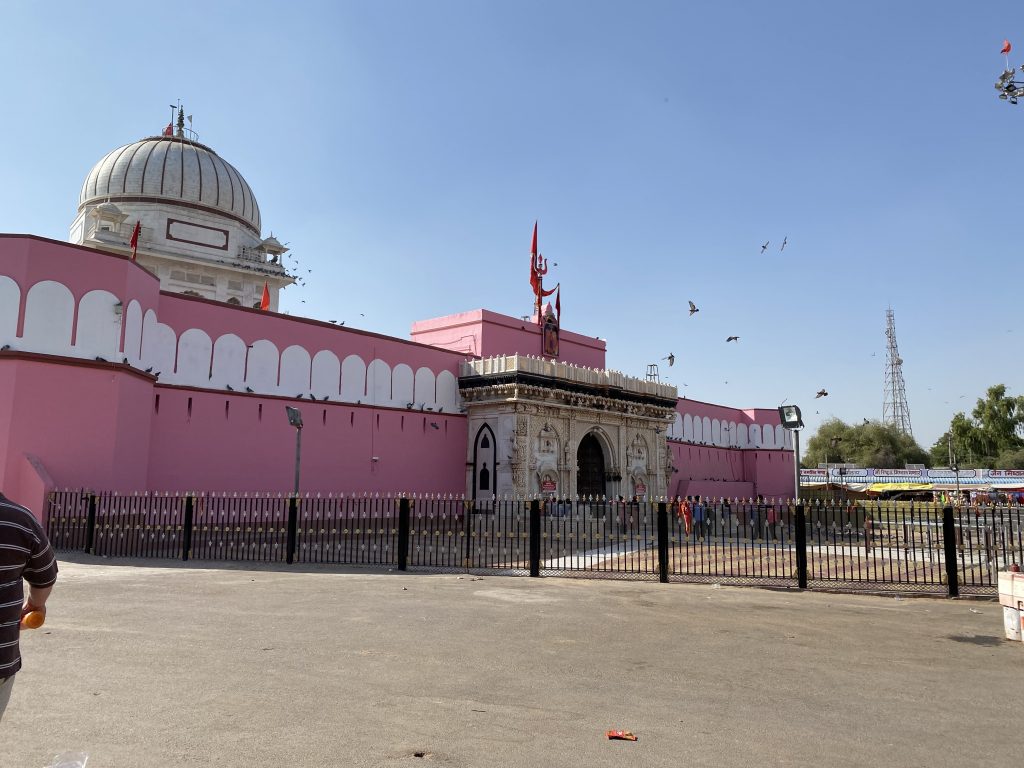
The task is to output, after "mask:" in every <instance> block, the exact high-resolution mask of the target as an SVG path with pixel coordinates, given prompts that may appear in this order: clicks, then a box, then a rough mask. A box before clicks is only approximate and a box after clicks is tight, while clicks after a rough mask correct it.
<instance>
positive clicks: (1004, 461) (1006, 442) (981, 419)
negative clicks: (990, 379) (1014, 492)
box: [930, 384, 1024, 469]
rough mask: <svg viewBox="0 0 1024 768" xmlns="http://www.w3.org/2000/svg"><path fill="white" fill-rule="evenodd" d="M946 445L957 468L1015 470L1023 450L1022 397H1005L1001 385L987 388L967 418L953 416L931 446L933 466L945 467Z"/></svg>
mask: <svg viewBox="0 0 1024 768" xmlns="http://www.w3.org/2000/svg"><path fill="white" fill-rule="evenodd" d="M950 443H952V449H953V453H954V454H955V458H956V461H957V463H958V464H959V465H960V466H963V467H968V466H973V467H990V468H993V469H1019V468H1021V467H1019V466H1018V465H1019V464H1021V452H1022V449H1024V396H1020V395H1018V396H1017V397H1011V396H1009V395H1007V394H1006V385H1005V384H996V385H995V386H992V387H989V388H988V391H987V392H986V393H985V397H983V398H978V402H977V404H976V405H975V406H974V410H973V411H971V416H970V417H967V416H966V415H965V414H964V413H962V412H961V413H957V414H956V415H955V416H953V419H952V420H951V421H950V423H949V429H948V430H947V431H946V433H945V434H944V435H943V436H942V437H940V438H939V439H938V440H937V441H936V442H935V445H933V446H932V448H931V451H930V455H931V458H932V463H933V465H935V464H941V465H943V466H946V465H948V464H949V460H950V457H949V452H950Z"/></svg>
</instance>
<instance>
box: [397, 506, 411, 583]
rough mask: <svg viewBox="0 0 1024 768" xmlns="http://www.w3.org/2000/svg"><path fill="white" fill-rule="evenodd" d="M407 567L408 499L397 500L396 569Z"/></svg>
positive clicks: (401, 569)
mask: <svg viewBox="0 0 1024 768" xmlns="http://www.w3.org/2000/svg"><path fill="white" fill-rule="evenodd" d="M408 567H409V500H408V499H407V498H405V497H402V498H401V499H399V500H398V570H400V571H404V570H406V568H408Z"/></svg>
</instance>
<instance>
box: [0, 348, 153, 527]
mask: <svg viewBox="0 0 1024 768" xmlns="http://www.w3.org/2000/svg"><path fill="white" fill-rule="evenodd" d="M116 369H117V366H114V365H109V364H102V363H93V364H89V363H82V362H80V361H77V360H63V361H59V360H52V361H46V360H45V359H40V358H38V357H36V359H9V360H5V361H4V365H2V366H0V391H2V392H3V393H4V397H3V398H0V426H2V427H3V428H4V431H3V443H2V446H3V447H2V453H0V456H2V461H3V465H2V471H3V488H4V493H6V494H8V495H10V496H11V497H12V498H15V499H16V500H19V497H22V496H24V497H26V498H28V497H29V496H31V495H32V494H30V493H29V492H28V489H24V490H23V489H22V487H21V486H22V481H21V478H22V469H23V467H22V462H24V461H25V457H26V456H33V457H38V459H39V461H40V462H41V463H42V464H43V466H44V467H45V468H46V470H47V471H48V472H49V474H50V475H51V476H52V477H53V480H54V482H56V483H57V484H58V485H61V486H74V487H83V488H95V489H101V490H102V489H108V488H125V489H129V490H135V489H142V488H145V484H146V475H147V466H148V453H149V450H148V449H149V439H150V438H149V435H150V420H149V414H148V409H147V406H148V403H149V397H150V392H151V390H152V384H151V383H150V382H149V381H148V380H146V379H145V378H143V377H141V376H138V375H137V374H132V373H123V372H120V371H118V370H116ZM34 511H38V510H34Z"/></svg>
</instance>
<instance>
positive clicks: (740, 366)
mask: <svg viewBox="0 0 1024 768" xmlns="http://www.w3.org/2000/svg"><path fill="white" fill-rule="evenodd" d="M2 14H3V16H4V19H3V22H4V27H5V29H6V32H7V34H5V46H4V47H3V48H2V49H0V73H2V74H0V77H2V78H3V89H2V93H3V94H4V105H3V106H4V115H5V119H4V121H3V122H2V123H0V137H2V141H0V168H2V169H3V176H4V183H3V184H0V231H5V232H28V233H33V234H39V235H45V236H48V237H54V238H60V239H64V238H66V237H67V231H68V226H69V224H70V223H71V221H72V219H73V217H74V215H75V209H76V205H77V195H78V191H79V188H80V186H81V183H82V180H83V179H84V177H85V175H86V174H87V173H88V171H89V169H90V167H91V166H92V164H93V163H94V162H96V161H97V160H98V159H99V158H100V157H102V156H103V155H104V154H105V153H106V152H107V151H109V150H111V149H113V148H114V147H117V146H120V145H122V144H125V143H128V142H131V141H134V140H136V139H139V138H141V137H143V136H147V135H153V134H156V133H158V132H159V131H160V129H161V128H162V127H163V126H164V125H165V124H166V122H167V119H168V114H169V110H168V108H167V105H168V104H170V103H173V102H175V101H176V100H177V99H179V98H180V99H181V100H182V101H183V103H184V104H185V107H186V111H187V112H188V113H190V114H193V115H194V116H195V122H194V128H195V130H196V131H197V132H198V133H199V136H200V140H202V141H203V142H204V143H207V144H209V145H210V146H212V147H213V148H214V149H215V150H216V151H217V152H218V153H219V154H220V155H221V156H222V157H224V158H225V159H227V160H228V161H229V162H231V163H232V164H234V165H235V166H236V167H237V168H238V169H239V170H240V171H241V172H242V174H243V175H244V176H245V177H246V179H247V180H248V181H249V183H250V184H251V186H252V188H253V190H254V192H255V194H256V196H257V199H258V200H259V203H260V208H261V211H262V214H263V224H264V227H265V233H269V231H270V230H273V232H274V234H275V235H277V236H279V237H280V238H281V239H282V240H283V241H285V242H287V243H289V244H290V247H291V248H292V250H293V254H294V255H295V257H296V258H297V259H298V260H299V261H300V262H301V264H302V265H303V269H306V268H310V269H312V273H311V274H308V275H307V277H308V278H309V279H308V280H307V287H305V288H291V289H288V291H286V292H285V294H284V297H283V298H282V309H284V310H288V311H291V312H292V314H305V315H309V316H312V317H318V318H321V319H328V318H332V319H333V318H345V319H347V321H348V324H349V325H353V326H357V327H364V328H367V329H370V330H374V331H378V332H383V333H388V334H392V335H396V336H401V337H407V336H408V331H409V327H410V325H411V323H412V322H413V321H414V320H417V319H423V318H428V317H435V316H439V315H444V314H449V313H453V312H458V311H462V310H466V309H472V308H476V307H487V308H489V309H493V310H495V311H498V312H503V313H506V314H510V315H521V314H526V313H527V312H529V311H530V306H531V294H530V288H529V283H528V266H529V256H528V252H529V242H530V234H531V230H532V227H533V222H534V220H535V219H539V221H540V249H541V251H542V252H543V253H544V254H545V255H546V256H547V257H548V259H549V262H558V265H559V266H558V267H557V268H555V267H552V269H551V272H550V274H549V276H548V279H547V282H548V284H549V285H551V284H553V283H554V282H555V281H561V283H562V286H563V292H562V310H563V318H564V327H566V328H567V329H569V330H574V331H577V332H580V333H584V334H588V335H594V336H600V337H602V338H606V339H607V340H608V364H609V366H610V367H613V368H617V369H621V370H624V371H626V372H627V373H630V374H633V375H637V376H643V375H644V372H645V369H646V365H647V363H650V362H659V359H660V358H662V357H664V356H665V355H667V354H668V353H669V352H672V353H674V354H675V355H676V364H675V366H674V367H673V368H671V369H669V368H666V367H665V363H664V362H661V366H662V375H663V378H667V379H668V380H669V381H671V382H672V383H674V384H676V385H677V386H679V387H680V391H681V392H682V393H683V394H686V395H687V396H688V397H691V398H694V399H699V400H707V401H711V402H720V403H724V404H728V405H735V406H740V407H774V406H775V405H777V404H778V403H779V402H781V401H782V400H784V399H788V401H789V402H791V403H792V402H795V403H797V404H798V405H801V406H802V408H803V411H804V415H805V420H806V421H807V423H808V427H809V429H810V432H811V433H813V431H814V429H815V428H816V426H817V424H818V423H820V421H821V420H822V419H824V418H826V417H828V416H833V415H834V416H837V417H839V418H842V419H845V420H848V421H853V422H856V421H859V420H860V419H863V418H878V417H880V416H881V412H882V390H883V376H884V360H885V337H884V327H885V309H886V308H887V307H889V306H890V305H891V306H892V308H893V309H894V310H895V312H896V327H897V335H898V338H899V343H900V351H901V353H902V356H903V359H904V361H905V362H904V375H905V379H906V385H907V396H908V399H909V404H910V412H911V416H912V420H913V425H914V431H915V436H916V437H917V438H918V440H919V442H921V443H922V444H923V445H924V446H925V447H926V448H927V447H928V446H929V445H930V444H931V443H932V442H933V441H934V440H935V439H936V438H937V437H938V436H939V435H940V434H941V433H942V431H944V429H945V427H946V426H947V425H948V422H949V419H950V417H951V416H952V415H953V413H954V412H955V411H957V410H960V409H964V408H966V409H968V410H969V408H970V406H971V405H972V404H973V402H974V400H975V398H977V397H978V396H979V395H981V394H982V393H983V392H984V390H985V388H986V387H987V386H989V385H990V384H994V383H998V382H1004V383H1006V384H1007V385H1009V387H1010V388H1011V391H1012V392H1013V393H1014V394H1020V393H1021V392H1022V391H1024V387H1022V381H1024V375H1022V374H1024V362H1022V359H1024V356H1022V355H1021V346H1022V339H1024V322H1022V321H1021V320H1020V319H1019V318H1020V317H1021V310H1020V308H1019V303H1018V296H1019V294H1020V293H1021V290H1022V280H1021V278H1022V276H1024V275H1022V273H1024V269H1022V267H1021V260H1020V257H1019V254H1020V250H1021V240H1022V236H1021V233H1020V231H1019V227H1018V226H1017V222H1018V207H1019V203H1020V199H1019V196H1020V194H1021V191H1020V188H1019V186H1018V184H1017V178H1018V175H1019V174H1018V173H1017V171H1016V167H1015V163H1014V160H1015V159H1016V156H1017V153H1018V152H1019V151H1020V145H1019V140H1020V137H1021V136H1022V135H1024V104H1022V105H1021V106H1019V107H1016V108H1015V107H1011V106H1010V105H1008V104H1007V103H1005V102H1001V101H999V100H998V99H997V98H996V94H995V90H994V88H993V83H994V81H995V79H996V77H997V76H998V74H999V73H1000V72H1001V71H1002V68H1003V63H1004V62H1003V57H1002V56H1000V55H999V48H1000V46H1001V44H1002V40H1003V38H1004V37H1007V38H1009V39H1010V40H1011V41H1015V42H1016V43H1017V44H1018V45H1019V48H1020V50H1021V52H1022V57H1024V14H1022V13H1021V12H1020V10H1019V9H1018V8H1017V6H1016V5H1012V4H1010V3H1006V2H995V3H984V4H979V3H964V2H948V1H933V2H922V1H915V2H910V1H909V0H908V2H900V3H894V2H891V0H890V1H889V2H883V1H882V0H865V1H864V2H860V3H844V4H838V3H822V2H820V1H819V2H811V1H810V0H807V1H806V2H786V1H785V0H783V1H782V2H774V3H764V2H724V1H723V2H712V1H711V0H707V1H706V2H686V3H684V2H642V3H627V2H616V3H612V2H586V3H584V2H574V3H570V2H532V1H530V2H514V3H513V2H505V3H496V2H482V1H476V2H470V1H469V0H465V1H463V2H448V1H444V2H442V1H438V2H426V1H422V0H419V1H416V2H413V1H412V0H407V1H403V2H389V1H387V0H378V1H375V2H370V0H365V1H364V2H330V3H312V2H290V3H287V4H285V3H242V2H232V3H227V2H211V3H207V4H205V5H202V6H199V5H188V4H185V5H174V4H172V5H167V4H139V3H134V2H133V3H104V2H101V3H98V4H95V3H92V4H82V3H70V2H58V3H46V4H40V3H35V2H27V1H18V2H13V3H5V4H4V7H3V10H2ZM1015 59H1017V57H1016V56H1014V55H1011V63H1013V61H1014V60H1015ZM1016 63H1017V64H1020V63H1024V58H1020V59H1019V60H1017V61H1016ZM783 237H788V245H787V247H786V250H785V251H784V252H781V253H780V252H779V245H780V244H781V241H782V239H783ZM766 240H768V241H770V242H771V245H770V246H769V249H768V251H767V252H766V253H765V254H764V255H763V256H762V255H761V254H760V244H761V243H763V242H764V241H766ZM690 298H692V299H693V300H694V301H695V302H697V304H698V306H700V308H701V312H700V313H699V314H698V315H696V316H694V317H693V318H689V317H688V316H687V313H686V311H685V308H686V301H687V299H690ZM303 299H304V300H305V303H301V302H302V300H303ZM360 313H363V314H364V315H365V317H360ZM733 334H735V335H738V336H740V341H739V343H738V344H729V345H728V346H727V345H726V343H725V338H726V336H728V335H733ZM726 382H728V383H726ZM684 383H685V384H686V385H687V386H685V387H684V386H683V384H684ZM822 387H825V388H826V389H827V390H828V391H829V392H830V395H829V397H828V398H823V399H821V400H817V401H815V400H814V393H815V392H816V391H817V390H818V389H820V388H822ZM819 411H820V413H818V412H819Z"/></svg>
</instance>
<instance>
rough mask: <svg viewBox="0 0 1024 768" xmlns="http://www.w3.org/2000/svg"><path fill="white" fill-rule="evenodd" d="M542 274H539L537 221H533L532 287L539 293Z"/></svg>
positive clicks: (531, 252)
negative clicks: (538, 284) (538, 285)
mask: <svg viewBox="0 0 1024 768" xmlns="http://www.w3.org/2000/svg"><path fill="white" fill-rule="evenodd" d="M539 281H540V276H539V275H538V274H537V222H536V221H535V222H533V244H532V245H531V246H530V287H531V288H533V292H534V294H536V293H537V283H538V282H539Z"/></svg>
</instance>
